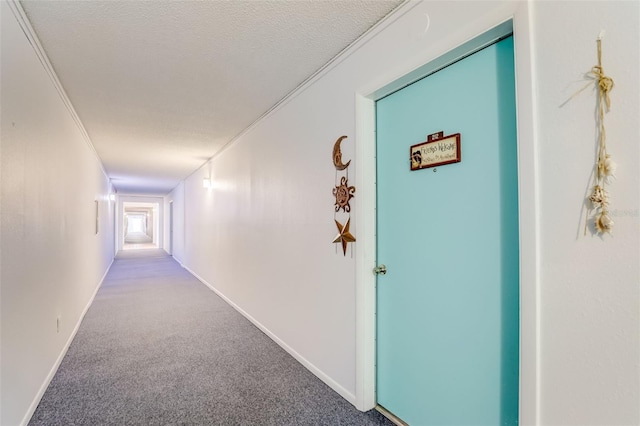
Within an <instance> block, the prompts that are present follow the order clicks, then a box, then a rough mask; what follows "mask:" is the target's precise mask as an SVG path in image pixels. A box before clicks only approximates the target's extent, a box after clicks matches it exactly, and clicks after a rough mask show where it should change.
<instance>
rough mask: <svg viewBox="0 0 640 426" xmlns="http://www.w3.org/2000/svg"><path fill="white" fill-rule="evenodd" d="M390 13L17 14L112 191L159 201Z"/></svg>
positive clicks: (232, 6) (110, 9)
mask: <svg viewBox="0 0 640 426" xmlns="http://www.w3.org/2000/svg"><path fill="white" fill-rule="evenodd" d="M400 3H402V0H375V1H371V0H369V1H362V0H331V1H318V0H311V1H293V0H291V1H283V0H277V1H276V0H264V1H256V0H252V1H241V0H230V1H166V0H154V1H112V0H110V1H91V0H89V1H32V0H23V1H22V2H21V5H22V7H23V9H24V10H25V12H26V14H27V16H28V18H29V21H30V22H31V25H32V26H33V28H34V30H35V32H36V34H37V35H38V38H39V39H40V42H41V44H42V46H43V48H44V50H45V52H46V53H47V55H48V57H49V60H50V62H51V63H52V65H53V68H54V69H55V72H56V74H57V75H58V78H59V79H60V81H61V83H62V85H63V87H64V89H65V91H66V92H67V95H68V96H69V99H70V100H71V103H72V104H73V106H74V108H75V110H76V112H77V113H78V116H79V117H80V119H81V121H82V123H83V124H84V126H85V128H86V130H87V132H88V134H89V137H90V138H91V141H92V143H93V145H94V147H95V148H96V151H97V152H98V155H99V156H100V158H101V159H102V162H103V164H104V166H105V169H106V170H107V173H108V174H109V176H110V177H111V178H112V180H113V183H114V185H115V186H116V189H117V190H118V191H119V192H121V193H147V194H164V193H167V192H169V191H170V190H171V189H172V188H174V187H175V185H177V184H178V182H179V181H180V180H181V179H184V178H185V177H186V176H188V175H189V174H191V173H192V172H193V171H194V170H196V169H197V168H198V167H200V166H201V165H202V164H203V163H204V162H205V161H206V160H207V159H209V158H210V157H211V156H213V155H214V154H215V153H216V152H217V151H218V150H220V149H221V148H222V146H224V144H225V143H227V142H229V141H230V140H231V139H233V138H234V137H235V136H236V135H238V134H239V133H241V132H242V130H244V129H245V128H247V127H248V126H249V125H250V124H251V123H252V122H254V121H255V120H256V119H257V118H259V117H260V116H261V115H262V114H263V113H265V112H266V111H268V110H269V109H270V108H271V107H272V106H274V105H275V104H276V103H277V102H278V101H279V100H281V99H282V98H284V97H285V96H286V95H287V94H288V93H290V92H291V91H292V90H294V89H295V88H296V87H297V86H298V85H299V84H300V83H302V82H303V81H304V80H305V79H306V78H308V77H309V76H311V75H312V74H313V73H314V72H315V71H317V70H318V69H320V68H321V67H322V66H323V65H324V64H326V63H327V62H329V61H330V60H331V59H332V58H333V57H334V56H335V55H337V54H338V53H339V52H340V51H341V50H342V49H344V48H345V47H347V46H348V45H349V44H350V43H351V42H353V41H354V40H355V39H357V38H358V37H359V36H360V35H361V34H363V33H364V32H366V30H367V29H369V28H370V27H371V26H372V25H374V24H375V23H376V22H378V21H379V20H380V19H381V18H383V17H384V16H385V15H387V14H388V13H389V12H390V11H391V10H393V9H394V8H395V7H396V6H398V5H399V4H400ZM293 58H295V60H293Z"/></svg>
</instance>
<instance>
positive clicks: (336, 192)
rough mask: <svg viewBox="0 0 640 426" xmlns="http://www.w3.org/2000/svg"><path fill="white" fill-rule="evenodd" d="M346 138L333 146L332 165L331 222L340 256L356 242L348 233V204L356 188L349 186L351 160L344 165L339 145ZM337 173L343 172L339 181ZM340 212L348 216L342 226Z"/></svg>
mask: <svg viewBox="0 0 640 426" xmlns="http://www.w3.org/2000/svg"><path fill="white" fill-rule="evenodd" d="M346 138H347V137H346V136H340V137H339V138H338V140H337V141H336V142H335V144H334V145H333V165H334V166H335V168H336V177H335V186H334V188H333V196H334V197H335V204H334V207H335V208H334V213H333V220H334V222H335V223H336V226H337V227H338V235H336V237H335V238H334V239H333V243H340V244H342V254H343V255H344V256H346V255H347V245H348V244H349V243H354V242H355V241H356V238H355V237H354V236H353V234H351V232H349V227H350V225H351V205H350V202H351V199H352V198H353V197H354V194H355V192H356V187H355V186H349V165H350V164H351V160H349V161H347V163H346V164H344V163H343V162H342V151H341V149H340V144H341V143H342V141H343V140H344V139H346ZM338 172H344V176H340V180H339V181H338ZM340 210H342V212H343V213H346V214H347V215H348V216H347V221H346V222H345V223H344V225H343V224H342V223H340V222H339V221H338V217H337V216H338V213H339V212H340Z"/></svg>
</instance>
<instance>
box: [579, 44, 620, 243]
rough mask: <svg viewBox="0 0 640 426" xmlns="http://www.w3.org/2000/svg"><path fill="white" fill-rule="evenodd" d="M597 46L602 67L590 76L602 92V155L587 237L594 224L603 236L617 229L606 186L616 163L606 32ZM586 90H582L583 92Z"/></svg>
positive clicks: (589, 200)
mask: <svg viewBox="0 0 640 426" xmlns="http://www.w3.org/2000/svg"><path fill="white" fill-rule="evenodd" d="M596 43H597V46H598V65H595V66H594V67H593V68H591V71H590V72H589V73H588V76H589V77H590V78H591V79H593V82H594V83H595V85H596V88H597V90H598V97H597V115H596V127H597V143H598V151H597V153H598V154H597V158H596V164H595V166H594V173H593V175H594V185H593V188H592V189H591V193H590V195H589V196H588V197H587V203H588V206H589V208H588V210H587V218H586V223H585V228H584V233H585V235H586V234H587V226H588V224H589V223H590V222H591V223H593V229H594V230H595V233H596V234H599V235H602V234H604V233H610V232H611V229H612V228H613V220H611V216H610V214H609V194H608V193H607V190H606V184H608V183H610V182H611V180H612V179H613V178H615V171H616V164H615V163H614V162H613V160H612V159H611V156H610V155H609V153H608V152H607V141H606V132H605V127H604V116H605V113H607V112H609V109H610V108H611V99H610V98H609V93H610V92H611V90H612V89H613V79H612V78H611V77H608V76H607V75H606V74H605V73H604V70H603V68H602V33H601V34H600V37H598V39H597V40H596ZM589 85H591V83H589V84H588V85H587V86H585V87H584V88H583V89H582V90H584V89H586V88H587V87H589ZM582 90H580V92H581V91H582ZM578 93H579V92H578Z"/></svg>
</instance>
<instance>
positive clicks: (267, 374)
mask: <svg viewBox="0 0 640 426" xmlns="http://www.w3.org/2000/svg"><path fill="white" fill-rule="evenodd" d="M310 338H313V337H312V336H310ZM29 424H30V425H67V424H75V425H122V424H145V425H150V424H190V425H214V424H216V425H221V424H224V425H381V424H390V423H389V422H388V421H387V420H386V419H384V418H383V417H382V416H381V415H380V414H379V413H377V412H375V411H370V412H367V413H362V412H359V411H358V410H356V409H355V408H354V407H353V406H352V405H351V404H349V403H348V402H347V401H346V400H344V399H343V398H342V397H340V396H339V395H338V394H337V393H335V392H334V391H333V390H331V389H330V388H329V387H328V386H326V385H325V384H324V383H322V382H321V381H320V380H319V379H318V378H316V377H315V376H314V375H313V374H312V373H310V372H309V371H308V370H307V369H306V368H304V367H303V366H302V365H300V364H299V363H298V362H297V361H296V360H294V359H293V358H292V357H291V356H290V355H289V354H287V353H286V352H285V351H284V350H283V349H281V348H280V347H279V346H278V345H277V344H275V343H274V342H273V341H272V340H271V339H269V338H268V337H267V336H266V335H264V334H263V333H262V332H261V331H260V330H258V329H257V328H256V327H255V326H253V325H252V324H251V323H250V322H249V321H247V320H246V319H245V318H244V317H242V316H241V315H240V314H239V313H238V312H236V311H235V310H234V309H233V308H232V307H230V306H229V305H227V304H226V303H225V302H224V301H223V300H222V299H220V298H219V297H218V296H217V295H216V294H215V293H214V292H212V291H211V290H210V289H208V288H207V287H206V286H204V285H203V284H202V283H200V282H199V281H198V280H197V279H196V278H195V277H193V276H192V275H191V274H189V273H188V272H187V271H186V270H185V269H183V268H181V267H180V265H179V264H178V263H177V262H176V261H175V260H173V259H172V258H171V256H169V255H167V254H166V253H165V252H164V251H163V250H133V251H126V252H120V253H119V254H118V256H117V257H116V260H115V261H114V263H113V265H112V267H111V269H110V271H109V273H108V275H107V277H106V279H105V281H104V283H103V285H102V287H101V288H100V290H99V291H98V293H97V295H96V297H95V300H94V302H93V304H92V305H91V307H90V308H89V310H88V312H87V314H86V316H85V318H84V320H83V321H82V324H81V326H80V329H79V331H78V333H77V335H76V337H75V339H74V341H73V343H72V344H71V347H70V348H69V351H68V352H67V355H66V356H65V358H64V360H63V362H62V365H61V366H60V369H59V370H58V372H57V374H56V375H55V377H54V379H53V381H52V382H51V384H50V386H49V388H48V389H47V391H46V393H45V395H44V397H43V398H42V401H41V402H40V405H39V406H38V408H37V410H36V412H35V414H34V415H33V418H32V419H31V422H30V423H29Z"/></svg>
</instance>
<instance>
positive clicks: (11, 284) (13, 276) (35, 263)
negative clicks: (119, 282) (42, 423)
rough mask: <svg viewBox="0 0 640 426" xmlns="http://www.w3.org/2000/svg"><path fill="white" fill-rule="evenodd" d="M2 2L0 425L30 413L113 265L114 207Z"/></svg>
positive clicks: (88, 150) (68, 117)
mask: <svg viewBox="0 0 640 426" xmlns="http://www.w3.org/2000/svg"><path fill="white" fill-rule="evenodd" d="M1 3H2V4H1V6H0V7H1V15H2V57H1V63H2V64H1V90H2V92H1V93H2V100H1V102H2V105H1V107H2V114H1V123H0V124H1V133H0V135H1V145H0V148H1V151H0V152H1V164H2V172H1V173H2V174H1V176H2V181H1V203H2V204H1V205H2V218H1V229H0V235H1V238H2V240H1V256H0V264H1V265H2V266H1V281H0V283H1V287H0V288H1V293H0V296H1V298H2V299H1V305H0V306H1V324H2V325H1V352H0V353H1V366H0V374H1V377H0V380H1V389H2V396H1V400H0V407H1V410H2V412H1V415H0V424H2V425H17V424H20V423H21V422H22V421H25V420H28V419H29V417H30V415H31V413H32V412H33V410H34V409H35V407H36V404H37V402H38V401H39V398H40V397H41V395H42V393H43V392H44V390H45V388H46V386H47V385H48V382H49V380H50V379H51V378H52V374H53V373H54V370H55V368H56V367H57V365H58V364H57V363H58V362H59V361H60V360H61V359H62V356H63V355H64V353H65V351H66V349H67V347H68V344H69V343H70V339H71V337H72V336H73V334H74V333H75V330H76V327H77V326H78V324H79V321H80V320H81V317H82V316H83V314H84V312H85V310H86V308H87V307H88V304H89V303H90V301H91V300H92V298H93V295H94V294H95V291H96V290H97V288H98V286H99V284H100V283H101V280H102V278H103V276H104V274H105V273H106V271H107V269H108V267H109V265H110V264H111V261H112V254H113V250H114V247H113V241H114V238H113V218H114V205H113V203H111V202H109V200H108V194H109V192H110V191H111V189H112V188H111V187H110V183H109V180H108V179H107V177H106V176H105V175H104V174H103V171H102V168H101V165H100V163H99V161H98V160H97V157H96V155H95V153H94V152H93V150H92V149H91V148H90V146H89V145H88V144H87V142H86V141H85V139H84V138H83V135H82V133H81V131H80V130H79V128H78V126H77V125H76V122H75V121H74V119H73V118H72V115H71V113H70V111H69V110H68V109H67V108H66V107H65V104H64V103H63V101H62V98H61V97H60V95H59V93H58V92H57V91H56V88H55V86H54V84H53V83H52V80H51V79H50V77H49V75H48V74H47V72H46V71H45V69H44V67H43V65H42V64H41V63H40V61H39V59H38V57H37V56H36V53H35V51H34V49H33V48H32V47H31V45H30V44H29V41H28V40H27V39H26V37H25V34H24V33H23V31H22V29H21V28H20V27H19V25H18V22H17V20H16V18H15V17H14V15H13V14H12V12H11V10H10V8H9V5H8V4H7V2H4V1H3V2H1ZM94 200H98V201H99V208H100V215H99V217H100V224H99V233H98V234H97V235H96V233H95V205H94ZM58 318H59V319H60V330H59V332H58V331H57V327H56V321H57V319H58Z"/></svg>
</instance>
